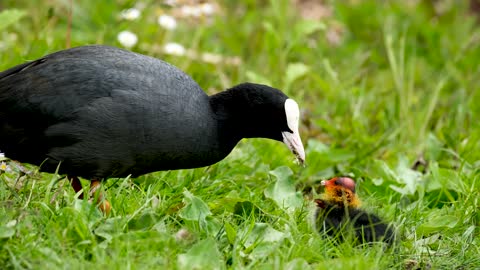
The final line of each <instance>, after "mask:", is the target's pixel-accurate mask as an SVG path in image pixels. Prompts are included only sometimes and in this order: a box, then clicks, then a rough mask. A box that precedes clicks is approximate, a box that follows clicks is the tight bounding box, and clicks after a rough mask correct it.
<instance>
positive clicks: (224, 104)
mask: <svg viewBox="0 0 480 270" xmlns="http://www.w3.org/2000/svg"><path fill="white" fill-rule="evenodd" d="M298 122H299V108H298V105H297V103H296V102H295V101H294V100H292V99H290V98H289V97H288V96H286V95H285V94H284V93H282V92H281V91H280V90H278V89H275V88H272V87H269V86H266V85H260V84H254V83H243V84H240V85H237V86H234V87H232V88H230V89H227V90H226V91H223V92H219V93H217V94H214V95H211V96H208V95H206V94H205V92H204V91H203V90H202V89H201V88H200V86H199V85H198V84H197V83H196V82H195V81H194V80H193V79H192V78H190V77H189V76H188V75H186V74H185V73H184V72H182V71H181V70H179V69H178V68H176V67H174V66H172V65H170V64H168V63H166V62H164V61H161V60H158V59H155V58H152V57H148V56H145V55H141V54H137V53H133V52H130V51H126V50H122V49H118V48H114V47H109V46H99V45H94V46H82V47H77V48H72V49H67V50H63V51H59V52H56V53H53V54H50V55H47V56H45V57H42V58H40V59H38V60H35V61H31V62H28V63H24V64H21V65H18V66H15V67H13V68H10V69H8V70H6V71H3V72H1V73H0V151H1V152H3V153H5V156H7V157H9V158H11V159H14V160H17V161H20V162H24V163H30V164H34V165H38V166H40V170H41V171H45V172H55V171H56V170H57V169H58V172H59V173H60V174H66V175H68V177H69V178H70V179H72V186H73V187H74V189H75V190H76V191H77V192H78V191H80V190H81V185H80V183H79V182H78V177H84V178H87V179H89V180H92V181H94V182H93V183H92V189H97V188H98V184H99V182H98V181H101V180H104V179H106V178H109V177H125V176H128V175H131V176H132V177H136V176H139V175H142V174H146V173H149V172H154V171H161V170H175V169H189V168H197V167H203V166H208V165H211V164H214V163H216V162H218V161H220V160H222V159H223V158H225V157H226V156H227V155H228V154H229V153H230V152H231V151H232V149H233V148H234V146H235V145H236V144H237V143H238V142H239V141H240V140H241V139H242V138H253V137H261V138H268V139H273V140H277V141H282V142H284V143H285V144H286V145H287V147H288V148H289V149H290V150H291V151H292V152H293V153H294V154H295V156H296V158H297V159H298V160H299V161H300V162H301V163H303V162H304V160H305V152H304V148H303V145H302V142H301V139H300V136H299V133H298Z"/></svg>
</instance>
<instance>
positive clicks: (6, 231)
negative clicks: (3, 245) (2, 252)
mask: <svg viewBox="0 0 480 270" xmlns="http://www.w3.org/2000/svg"><path fill="white" fill-rule="evenodd" d="M14 234H15V228H14V227H10V226H0V239H4V238H10V237H12V236H13V235H14Z"/></svg>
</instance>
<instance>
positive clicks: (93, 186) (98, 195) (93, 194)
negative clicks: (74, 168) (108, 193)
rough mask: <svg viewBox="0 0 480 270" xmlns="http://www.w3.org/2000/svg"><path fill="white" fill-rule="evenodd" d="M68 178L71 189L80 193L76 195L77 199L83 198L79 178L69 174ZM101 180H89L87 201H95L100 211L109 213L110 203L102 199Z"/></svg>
mask: <svg viewBox="0 0 480 270" xmlns="http://www.w3.org/2000/svg"><path fill="white" fill-rule="evenodd" d="M68 179H70V184H71V185H72V188H73V190H75V192H76V193H78V192H82V193H80V195H79V196H78V198H79V199H83V187H82V184H81V183H80V180H79V179H78V177H76V176H69V177H68ZM101 185H102V184H101V182H100V180H96V179H94V180H92V181H91V182H90V193H89V198H90V199H89V201H90V202H93V201H95V202H96V203H98V208H99V209H100V211H102V212H104V213H105V214H107V215H108V214H109V213H110V210H111V208H112V207H111V205H110V203H109V202H108V201H107V200H105V199H104V195H103V192H102V190H101V189H100V188H101Z"/></svg>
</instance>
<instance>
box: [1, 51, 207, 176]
mask: <svg viewBox="0 0 480 270" xmlns="http://www.w3.org/2000/svg"><path fill="white" fill-rule="evenodd" d="M1 74H2V76H1V78H0V149H1V150H2V151H3V152H5V153H6V155H7V156H9V157H11V158H13V159H18V160H20V161H22V162H28V163H33V164H37V165H39V164H41V163H42V162H44V161H45V158H46V157H50V158H52V155H51V153H52V152H59V151H58V150H59V149H61V148H62V147H66V146H71V145H74V144H77V143H78V142H79V141H80V140H82V139H83V138H84V137H83V138H82V136H86V135H87V136H88V134H76V133H75V130H72V131H71V132H63V131H65V129H62V128H61V127H62V125H63V127H68V126H70V127H75V126H76V124H77V122H76V121H78V117H79V116H80V115H82V113H84V112H90V113H89V114H85V115H84V117H83V118H84V119H87V120H88V119H89V118H91V119H95V117H92V113H93V112H97V113H99V116H104V115H100V114H101V113H105V112H110V113H115V110H116V109H119V110H121V109H122V108H125V107H128V106H129V105H128V104H130V105H131V106H133V105H135V104H139V100H136V97H139V96H140V97H142V96H143V98H145V97H146V98H147V99H148V97H149V96H151V95H154V94H152V93H153V92H156V94H157V97H158V93H159V92H160V93H162V91H167V89H170V90H169V91H170V92H168V93H167V96H170V95H172V89H173V93H175V89H178V88H182V86H183V85H185V84H187V86H189V87H190V88H191V89H189V90H191V93H189V94H190V95H194V96H195V95H204V96H206V95H205V93H203V91H202V90H201V89H200V87H198V86H197V85H196V84H195V82H194V81H193V80H192V79H191V78H190V77H188V76H187V75H186V74H185V73H183V72H182V71H180V70H178V69H176V68H175V67H173V66H171V65H169V64H167V63H165V62H162V61H159V60H157V59H154V58H150V57H146V56H142V55H139V54H135V53H131V52H128V51H124V50H120V49H117V48H112V47H107V46H85V47H78V48H74V49H69V50H64V51H60V52H57V53H54V54H51V55H48V56H46V57H44V58H42V59H40V60H37V61H33V62H30V63H26V64H22V65H20V66H17V67H14V68H12V69H9V70H7V71H4V72H2V73H1ZM159 82H160V83H159ZM192 84H193V85H195V86H196V87H191V85H192ZM119 90H120V91H119ZM115 91H117V93H122V94H115V93H114V92H115ZM125 91H127V92H128V91H130V92H132V95H129V94H125ZM138 91H142V94H141V95H138V93H136V94H135V93H134V92H138ZM149 91H150V92H152V93H149ZM115 96H117V97H119V98H120V100H122V102H125V104H123V105H122V103H120V104H118V103H115V102H116V101H118V100H119V99H115V98H112V97H115ZM129 97H131V98H133V99H134V100H132V102H130V103H129V101H128V99H129ZM170 98H171V97H170ZM124 105H125V106H124ZM95 106H98V107H95ZM102 106H103V107H102ZM105 106H106V107H105ZM108 106H110V107H108ZM161 108H162V106H161V105H159V108H158V109H159V110H161ZM123 112H124V113H126V112H128V110H123ZM139 114H141V112H139ZM102 119H103V120H102ZM104 119H105V117H104V118H102V117H100V118H99V122H97V123H96V125H95V126H93V127H92V129H91V130H90V131H91V132H95V128H106V129H108V128H109V127H106V125H108V122H105V120H104ZM119 119H120V118H118V117H117V120H118V121H120V122H121V120H119ZM102 121H104V122H102ZM65 124H66V125H65ZM83 124H85V122H84V123H83ZM102 124H103V125H102ZM115 126H116V127H118V130H117V132H118V131H122V130H123V131H125V129H124V127H122V126H121V125H119V123H117V125H113V126H110V128H112V127H115ZM83 131H85V129H84V130H83ZM105 133H106V132H103V134H105ZM77 135H78V136H77ZM115 135H118V134H112V135H111V136H112V138H115V137H113V136H115ZM129 138H130V137H129ZM112 140H114V141H116V142H117V145H118V144H121V143H122V142H123V141H122V140H121V139H119V140H117V139H112ZM97 143H99V142H97ZM91 147H92V149H93V147H95V146H94V145H91ZM87 150H88V149H87ZM60 152H61V151H60ZM73 154H74V153H65V152H64V155H63V156H55V155H54V156H53V158H54V159H58V160H62V162H64V163H66V164H63V165H62V167H63V168H67V170H66V171H65V172H67V173H69V172H70V170H68V169H69V168H68V167H69V165H68V163H69V162H73V161H69V160H65V159H66V158H67V157H70V156H72V155H73ZM127 154H128V153H127ZM74 158H75V157H74ZM77 158H78V157H77ZM108 158H109V157H108V155H107V156H105V159H108ZM127 159H128V158H125V160H127ZM58 160H56V162H57V163H58ZM82 162H83V160H77V161H75V162H73V163H76V164H78V163H82ZM95 162H96V161H94V160H93V161H92V160H91V161H90V163H91V164H90V166H88V164H84V165H83V166H82V168H81V169H82V174H79V175H81V176H90V175H89V174H91V172H92V171H94V170H98V166H99V164H98V162H97V163H95ZM53 164H54V163H52V164H51V165H52V167H53ZM48 165H49V164H48V162H47V163H43V165H42V167H43V168H44V169H45V170H47V171H52V170H54V169H55V168H48ZM110 165H111V164H110ZM72 166H73V165H72ZM122 166H123V165H122V164H119V165H118V167H122ZM88 167H91V168H88ZM78 169H80V167H79V168H78ZM108 170H109V169H106V168H105V169H103V173H105V174H106V173H112V172H111V171H110V172H109V171H108ZM74 173H77V172H74ZM96 176H100V175H98V174H97V175H96Z"/></svg>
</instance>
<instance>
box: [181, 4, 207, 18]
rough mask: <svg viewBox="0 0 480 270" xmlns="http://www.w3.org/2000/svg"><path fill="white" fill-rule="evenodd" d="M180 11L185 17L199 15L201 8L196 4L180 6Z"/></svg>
mask: <svg viewBox="0 0 480 270" xmlns="http://www.w3.org/2000/svg"><path fill="white" fill-rule="evenodd" d="M181 12H182V14H183V16H185V17H200V16H201V15H202V9H201V8H199V7H198V6H182V9H181Z"/></svg>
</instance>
